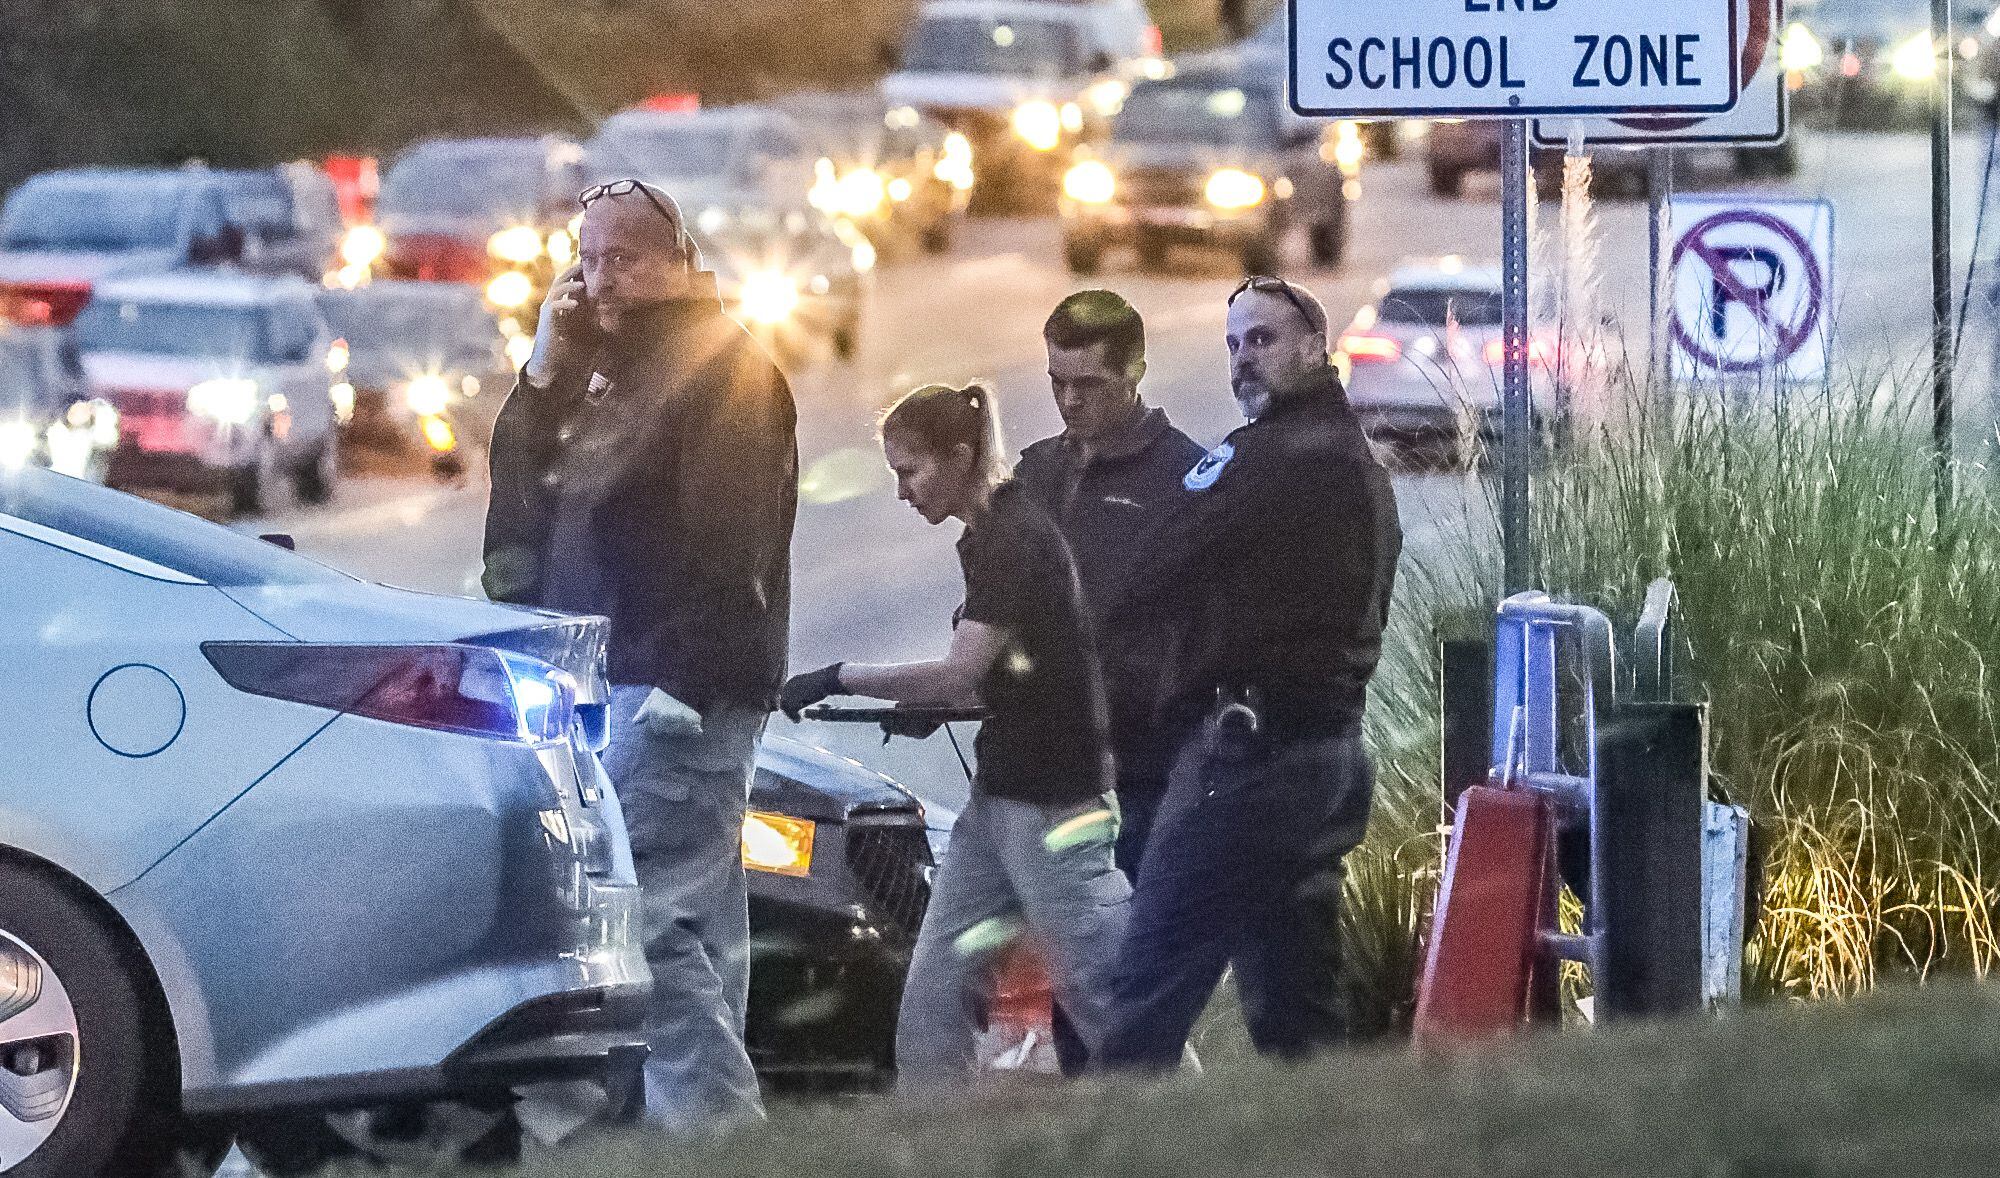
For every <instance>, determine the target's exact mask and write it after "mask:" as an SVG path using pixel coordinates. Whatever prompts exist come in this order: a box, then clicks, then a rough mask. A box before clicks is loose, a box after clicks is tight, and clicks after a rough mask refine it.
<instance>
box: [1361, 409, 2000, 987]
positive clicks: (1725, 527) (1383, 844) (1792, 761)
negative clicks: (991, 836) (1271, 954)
mask: <svg viewBox="0 0 2000 1178" xmlns="http://www.w3.org/2000/svg"><path fill="white" fill-rule="evenodd" d="M1739 393H1740V391H1739ZM1619 399H1620V400H1621V401H1622V402H1624V403H1626V404H1636V405H1640V406H1646V405H1647V404H1648V402H1647V401H1646V399H1645V398H1644V397H1642V396H1641V395H1640V394H1639V393H1638V392H1636V391H1635V390H1629V389H1628V390H1625V391H1623V392H1622V393H1621V395H1620V398H1619ZM1924 404H1925V403H1924V402H1923V400H1922V398H1921V389H1920V387H1919V386H1918V385H1917V384H1916V382H1915V381H1913V380H1909V379H1902V378H1897V377H1896V376H1895V374H1888V376H1886V377H1885V376H1884V375H1883V374H1869V375H1868V376H1867V377H1866V378H1865V379H1861V378H1856V379H1854V380H1851V381H1848V382H1845V383H1843V384H1841V385H1837V386H1835V387H1833V388H1831V389H1828V390H1821V391H1819V392H1817V393H1805V394H1796V393H1795V394H1793V395H1792V396H1790V397H1788V398H1786V399H1784V400H1782V401H1780V402H1777V403H1776V404H1775V405H1774V404H1773V402H1772V401H1771V399H1770V397H1769V395H1768V394H1765V395H1764V396H1763V399H1762V401H1761V407H1760V402H1759V400H1758V398H1757V397H1755V396H1750V395H1736V394H1725V393H1724V392H1723V391H1722V390H1713V389H1709V390H1698V391H1697V392H1696V393H1694V394H1693V395H1692V396H1689V397H1685V398H1682V399H1680V400H1678V401H1677V402H1675V403H1674V405H1673V406H1671V407H1652V408H1647V409H1643V410H1642V411H1639V412H1635V413H1632V414H1630V415H1628V418H1627V419H1626V420H1623V421H1620V422H1617V423H1615V424H1614V423H1606V422H1602V421H1599V422H1597V423H1596V424H1595V425H1586V426H1585V427H1584V428H1583V429H1582V430H1581V436H1580V437H1579V439H1578V441H1577V442H1576V444H1575V445H1574V447H1573V448H1572V449H1571V450H1570V451H1569V452H1567V453H1566V454H1564V455H1562V456H1560V457H1558V458H1556V459H1554V460H1552V461H1551V462H1549V463H1548V464H1547V466H1546V468H1545V469H1544V470H1542V471H1541V472H1539V474H1538V476H1537V478H1536V480H1535V512H1536V515H1535V531H1536V537H1537V548H1538V552H1539V556H1540V564H1539V567H1538V570H1537V576H1536V578H1535V583H1536V584H1538V585H1541V586H1543V587H1546V588H1547V589H1548V590H1550V591H1551V592H1552V593H1554V594H1555V595H1556V596H1558V597H1561V598H1566V599H1569V600H1575V601H1581V602H1586V603H1590V604H1594V605H1598V606H1600V607H1602V608H1605V609H1606V610H1608V611H1609V612H1610V613H1611V614H1612V616H1613V617H1614V618H1615V619H1617V620H1618V622H1619V625H1620V627H1621V630H1623V632H1626V633H1629V627H1630V625H1631V623H1632V622H1633V621H1634V620H1635V616H1636V613H1637V609H1638V606H1639V604H1640V598H1641V594H1642V593H1643V591H1644V588H1645V586H1646V584H1647V583H1648V582H1649V581H1650V580H1651V579H1652V578H1654V577H1658V576H1670V577H1672V578H1673V579H1674V580H1675V582H1676V584H1677V585H1678V587H1679V589H1680V594H1681V601H1682V611H1681V617H1680V619H1679V621H1680V626H1681V629H1680V635H1679V636H1680V640H1681V642H1680V651H1679V654H1680V659H1681V676H1680V678H1681V683H1680V686H1681V691H1682V694H1683V695H1684V696H1688V697H1691V698H1696V699H1702V700H1706V701H1707V702H1709V704H1710V705H1711V712H1710V717H1711V724H1712V728H1711V742H1712V743H1711V758H1712V769H1713V774H1714V778H1713V780H1714V784H1715V786H1716V788H1717V790H1718V792H1720V793H1722V794H1724V795H1726V796H1728V797H1730V798H1732V799H1734V800H1737V801H1740V802H1742V803H1743V804H1745V805H1747V806H1749V807H1750V809H1751V811H1752V814H1753V818H1754V820H1755V822H1756V823H1757V825H1758V828H1759V831H1760V837H1761V838H1762V839H1763V840H1764V841H1765V842H1766V843H1767V845H1768V847H1769V858H1768V867H1767V871H1766V876H1765V878H1766V889H1765V893H1764V895H1765V898H1766V903H1765V906H1764V910H1763V915H1762V919H1761V921H1760V922H1759V924H1758V925H1757V928H1756V932H1755V936H1754V937H1753V940H1752V943H1751V945H1750V947H1749V954H1748V957H1749V964H1748V970H1747V977H1746V987H1747V989H1748V991H1749V992H1750V993H1751V994H1752V995H1761V996H1788V997H1798V998H1816V997H1824V996H1829V995H1848V994H1854V993H1858V992H1861V991H1863V990H1865V989H1867V988H1868V987H1870V986H1871V985H1873V984H1875V983H1876V981H1877V980H1878V979H1881V978H1884V977H1890V976H1904V977H1914V978H1919V979H1921V978H1924V977H1927V976H1930V975H1931V974H1933V973H1935V972H1937V971H1947V972H1966V973H1972V974H1980V975H1983V974H1984V973H1986V972H1987V971H1988V970H1990V969H1991V968H1992V967H1993V966H1994V964H1995V962H1996V960H2000V938H1996V935H1995V927H1994V925H1995V911H1996V907H2000V695H1996V692H1995V690H1994V683H1993V681H1992V680H1993V672H1994V670H1995V669H1996V668H2000V503H1996V500H1995V497H1994V495H1993V487H1992V479H1991V476H1990V474H1989V473H1988V472H1987V471H1986V470H1985V469H1983V468H1981V467H1978V466H1964V467H1962V468H1961V469H1960V470H1959V471H1958V480H1959V487H1958V492H1957V495H1956V498H1955V500H1954V502H1953V504H1952V507H1951V509H1950V511H1949V513H1948V515H1947V518H1946V523H1945V526H1944V527H1943V528H1942V529H1940V528H1939V527H1938V526H1937V525H1936V522H1935V520H1934V518H1933V512H1932V507H1931V501H1932V487H1933V482H1932V469H1933V468H1932V465H1931V458H1930V453H1929V449H1928V435H1927V431H1926V427H1927V425H1928V417H1927V416H1926V415H1925V412H1924ZM1489 489H1490V488H1489ZM1496 543H1497V538H1496V537H1494V536H1492V535H1491V525H1490V523H1484V524H1472V523H1468V524H1466V525H1464V534H1463V535H1462V536H1461V537H1459V540H1458V543H1457V544H1448V545H1447V546H1446V547H1447V548H1448V549H1450V550H1452V551H1453V552H1454V555H1453V557H1452V558H1451V559H1450V560H1448V561H1445V562H1441V563H1440V564H1439V567H1435V568H1433V567H1425V566H1424V564H1423V563H1422V562H1421V561H1419V562H1417V565H1416V567H1414V568H1412V569H1410V570H1409V571H1408V575H1406V578H1405V580H1404V582H1403V584H1401V585H1399V590H1398V592H1399V601H1398V606H1397V617H1396V623H1395V627H1394V630H1393V633H1392V641H1391V644H1390V650H1389V654H1388V658H1387V659H1386V661H1385V667H1384V671H1383V674H1382V677H1381V678H1380V679H1379V680H1378V690H1377V692H1376V695H1375V705H1376V706H1375V709H1374V711H1375V715H1374V717H1373V726H1374V736H1375V742H1376V747H1377V749H1378V752H1379V753H1380V754H1381V755H1382V757H1383V760H1384V762H1385V768H1386V771H1385V774H1384V784H1383V788H1382V795H1383V796H1382V800H1381V804H1380V805H1379V807H1378V810H1377V814H1376V824H1377V825H1376V829H1375V832H1374V838H1373V840H1372V841H1371V849H1373V850H1374V851H1375V852H1376V853H1382V852H1383V850H1384V849H1386V848H1395V849H1397V850H1399V851H1400V852H1401V853H1403V854H1404V855H1406V856H1408V855H1411V854H1420V852H1421V851H1422V850H1423V849H1425V848H1428V849H1429V850H1430V851H1431V853H1432V854H1433V855H1434V854H1435V848H1436V845H1437V844H1436V842H1435V840H1427V839H1423V838H1421V836H1422V835H1423V834H1424V833H1425V832H1428V831H1429V830H1430V829H1431V827H1432V825H1433V823H1434V822H1435V814H1436V808H1435V807H1436V799H1437V796H1438V787H1437V776H1436V774H1437V753H1436V749H1435V744H1436V732H1437V728H1436V699H1437V693H1436V685H1435V669H1434V666H1433V662H1434V655H1433V654H1432V651H1433V649H1434V641H1433V637H1432V636H1433V634H1434V633H1435V631H1436V629H1437V627H1438V625H1439V621H1440V619H1443V618H1450V617H1459V616H1462V615H1463V613H1464V612H1465V611H1467V610H1468V609H1477V608H1479V603H1481V602H1485V601H1491V600H1492V593H1493V586H1492V585H1491V583H1490V578H1489V576H1488V575H1486V570H1485V569H1484V567H1483V566H1481V565H1478V564H1476V563H1469V562H1466V561H1465V560H1464V559H1463V555H1462V554H1463V553H1464V552H1468V551H1485V552H1491V551H1492V550H1493V547H1494V545H1495V544H1496ZM1459 545H1469V546H1471V547H1460V546H1459ZM1418 862H1419V864H1420V865H1421V864H1423V863H1425V862H1434V859H1432V860H1428V861H1427V860H1423V859H1421V858H1419V860H1418ZM1370 878H1371V877H1369V876H1367V875H1365V874H1359V873H1358V874H1357V875H1356V876H1355V878H1354V880H1353V884H1352V886H1351V888H1350V896H1351V897H1352V898H1353V899H1354V901H1355V903H1356V905H1357V908H1358V909H1359V910H1360V911H1362V912H1371V911H1372V912H1386V913H1390V914H1393V915H1392V916H1391V917H1390V918H1388V919H1387V921H1386V924H1385V926H1384V927H1377V928H1371V929H1365V930H1353V929H1351V930H1350V937H1351V938H1352V937H1355V936H1357V935H1361V936H1363V937H1364V938H1365V939H1366V940H1369V941H1373V942H1383V941H1391V942H1396V943H1400V942H1401V941H1402V939H1404V938H1406V937H1408V936H1410V935H1412V934H1413V933H1414V931H1415V929H1416V928H1417V927H1418V923H1417V922H1420V921H1421V906H1418V907H1416V908H1413V907H1412V906H1411V905H1410V904H1409V903H1408V901H1407V899H1406V898H1405V897H1404V896H1403V894H1402V892H1403V890H1404V889H1405V888H1406V885H1405V884H1404V883H1403V882H1401V881H1397V882H1394V883H1390V884H1387V885H1380V884H1379V883H1378V885H1377V886H1389V887H1391V888H1392V889H1395V894H1394V896H1393V900H1394V902H1393V903H1388V904H1384V903H1382V902H1380V901H1379V900H1377V899H1375V898H1372V897H1370V896H1368V895H1367V894H1366V892H1367V886H1366V885H1368V884H1369V880H1370ZM1412 914H1414V915H1415V916H1416V918H1417V922H1413V921H1412V920H1411V919H1409V918H1410V917H1411V915H1412ZM1359 919H1360V917H1359V915H1358V914H1357V916H1355V917H1351V918H1350V923H1354V922H1355V921H1357V920H1359ZM1395 968H1400V965H1399V964H1397V965H1396V966H1395ZM1357 985H1358V988H1359V990H1360V991H1361V992H1362V993H1363V994H1364V996H1365V994H1366V993H1396V992H1398V987H1399V986H1400V985H1403V983H1402V982H1401V979H1400V978H1399V977H1397V976H1396V975H1394V974H1387V973H1385V974H1384V975H1382V976H1379V977H1375V978H1369V979H1363V980H1362V981H1360V982H1359V983H1357Z"/></svg>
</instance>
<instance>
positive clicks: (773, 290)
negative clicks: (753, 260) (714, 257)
mask: <svg viewBox="0 0 2000 1178" xmlns="http://www.w3.org/2000/svg"><path fill="white" fill-rule="evenodd" d="M737 303H738V304H739V305H740V306H741V307H742V308H743V317H744V318H745V319H748V320H750V321H751V322H752V323H756V324H759V325H761V326H764V327H775V326H777V325H778V324H780V323H783V322H784V321H785V320H787V319H790V318H791V317H792V312H793V311H796V310H798V309H799V287H798V284H797V283H796V282H793V281H792V279H791V276H790V275H787V274H781V273H779V272H778V271H776V270H753V271H751V272H750V273H749V274H747V275H745V276H744V278H743V289H742V291H741V292H739V294H738V295H737Z"/></svg>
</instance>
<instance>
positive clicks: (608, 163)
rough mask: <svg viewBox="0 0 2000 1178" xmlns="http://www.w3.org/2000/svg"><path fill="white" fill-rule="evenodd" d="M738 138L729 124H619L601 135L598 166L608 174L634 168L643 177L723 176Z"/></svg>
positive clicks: (596, 152) (596, 166)
mask: <svg viewBox="0 0 2000 1178" xmlns="http://www.w3.org/2000/svg"><path fill="white" fill-rule="evenodd" d="M735 141H736V136H735V134H734V133H733V132H732V131H731V129H730V128H728V127H714V126H708V127H703V126H695V125H686V126H678V127H673V126H668V127H631V126H626V127H615V128H611V129H609V130H607V131H606V132H605V134H604V135H603V136H601V137H600V138H599V139H598V144H597V149H596V151H595V152H593V154H595V155H597V157H598V158H597V159H596V161H595V163H594V166H595V168H596V170H597V171H599V172H602V173H603V174H604V175H606V176H609V175H610V174H611V172H613V171H631V172H634V173H636V174H637V175H638V178H640V179H647V178H652V177H697V176H723V175H727V174H728V172H729V163H730V157H731V155H732V154H733V153H732V152H731V147H732V146H733V145H734V143H735Z"/></svg>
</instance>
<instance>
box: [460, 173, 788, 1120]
mask: <svg viewBox="0 0 2000 1178" xmlns="http://www.w3.org/2000/svg"><path fill="white" fill-rule="evenodd" d="M581 200H582V204H583V228H582V232H581V235H580V245H579V250H578V258H579V261H578V263H577V265H575V266H572V267H570V269H569V270H567V271H566V272H564V273H563V274H562V275H560V276H559V277H558V278H557V280H556V282H555V283H554V285H553V286H551V288H550V289H549V293H548V297H547V298H546V299H545V300H544V301H543V304H542V309H541V319H540V322H539V324H538V325H537V327H536V330H535V347H534V352H533V354H532V355H531V356H530V357H529V359H528V362H527V364H526V365H525V366H524V367H523V368H522V370H521V373H520V379H519V381H518V382H517V383H516V384H515V386H514V390H513V392H512V393H511V394H510V395H509V396H508V398H507V401H506V404H505V405H504V406H502V408H501V410H500V415H499V418H498V420H497V421H496V422H495V425H494V432H493V446H492V499H491V501H490V504H489V506H488V510H487V516H486V550H485V551H486V571H485V575H484V578H483V583H484V585H485V587H486V592H487V594H488V595H489V596H491V597H492V598H493V599H494V600H495V601H506V602H514V603H517V604H522V605H535V606H541V607H544V608H548V609H558V610H564V611H568V612H571V613H581V614H601V615H603V616H605V617H607V618H609V619H610V620H611V635H610V672H611V682H612V684H613V687H612V696H611V724H612V733H611V745H610V747H609V749H608V750H607V751H606V753H605V756H604V765H605V769H606V770H607V771H608V772H609V774H610V776H611V780H612V783H613V784H614V785H615V786H616V787H617V789H618V794H619V797H620V799H621V801H622V802H623V805H624V808H625V816H626V821H627V825H628V826H629V827H630V830H631V835H632V852H633V858H634V860H635V862H636V865H637V867H638V874H639V882H640V884H641V886H642V887H643V889H644V891H645V938H646V957H647V960H648V961H649V962H650V963H651V965H652V968H653V978H654V989H653V999H652V1008H651V1010H650V1012H649V1015H648V1019H647V1039H648V1041H649V1044H650V1047H651V1054H650V1056H649V1057H648V1059H647V1061H646V1083H645V1091H646V1106H647V1115H648V1118H649V1119H650V1120H652V1121H653V1122H654V1123H656V1124H659V1125H661V1126H662V1127H665V1128H667V1129H669V1130H672V1131H675V1132H683V1133H685V1132H692V1131H696V1130H700V1129H705V1128H710V1127H713V1126H715V1125H717V1124H721V1123H726V1122H728V1121H731V1120H740V1119H743V1118H746V1117H756V1116H761V1115H762V1113H763V1106H762V1104H761V1101H760V1099H759V1097H758V1091H757V1077H756V1075H755V1073H754V1072H753V1071H752V1070H751V1066H750V1058H749V1056H748V1054H747V1053H746V1052H745V1050H744V1046H743V1014H744V1007H745V1005H746V1003H747V1002H748V999H749V979H750V917H749V900H748V887H747V884H746V882H745V879H744V875H743V862H742V857H741V850H740V848H741V838H742V829H743V816H744V810H745V808H746V806H747V804H748V800H749V792H750V781H751V774H752V772H753V770H754V765H755V760H756V753H757V744H758V740H759V738H760V737H761V736H762V734H763V731H764V722H765V720H766V719H767V718H768V716H769V713H770V711H771V709H772V707H773V706H774V705H775V703H776V701H777V695H778V687H779V685H780V683H781V682H782V681H783V679H784V671H785V662H786V654H787V651H786V642H787V638H788V630H789V627H790V622H791V563H790V562H791V543H792V521H793V517H794V515H795V513H796V511H797V505H798V447H797V441H796V438H795V433H794V429H795V423H796V411H795V409H794V406H793V402H792V393H791V389H790V387H789V386H788V385H787V384H786V383H785V378H784V376H783V374H782V373H780V372H779V371H778V369H777V367H776V366H775V365H773V364H772V363H771V360H770V358H769V357H768V356H767V355H766V354H765V353H764V351H763V349H762V348H760V347H759V346H758V345H757V343H756V342H755V340H753V339H752V338H751V336H750V335H749V334H748V333H747V332H745V331H744V330H743V329H742V328H741V327H739V326H737V325H736V323H735V322H734V321H732V320H731V319H729V317H728V316H726V315H725V314H724V313H723V308H722V302H721V299H720V297H719V295H718V294H717V291H716V286H715V276H714V275H713V274H711V273H709V272H707V271H704V270H702V269H701V257H700V254H699V251H698V250H697V249H696V248H695V245H694V242H693V240H692V239H691V238H690V237H689V236H688V232H687V229H686V225H685V223H684V222H683V220H682V218H681V213H680V209H679V207H678V206H677V205H676V204H675V203H674V201H673V199H672V198H671V197H669V196H668V195H667V194H666V193H665V192H663V191H661V190H660V189H658V188H656V187H654V186H652V185H649V184H644V183H641V182H640V181H637V180H619V181H614V182H612V183H609V184H600V185H597V186H595V187H593V188H590V189H587V190H586V191H585V192H584V193H583V195H582V198H581Z"/></svg>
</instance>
